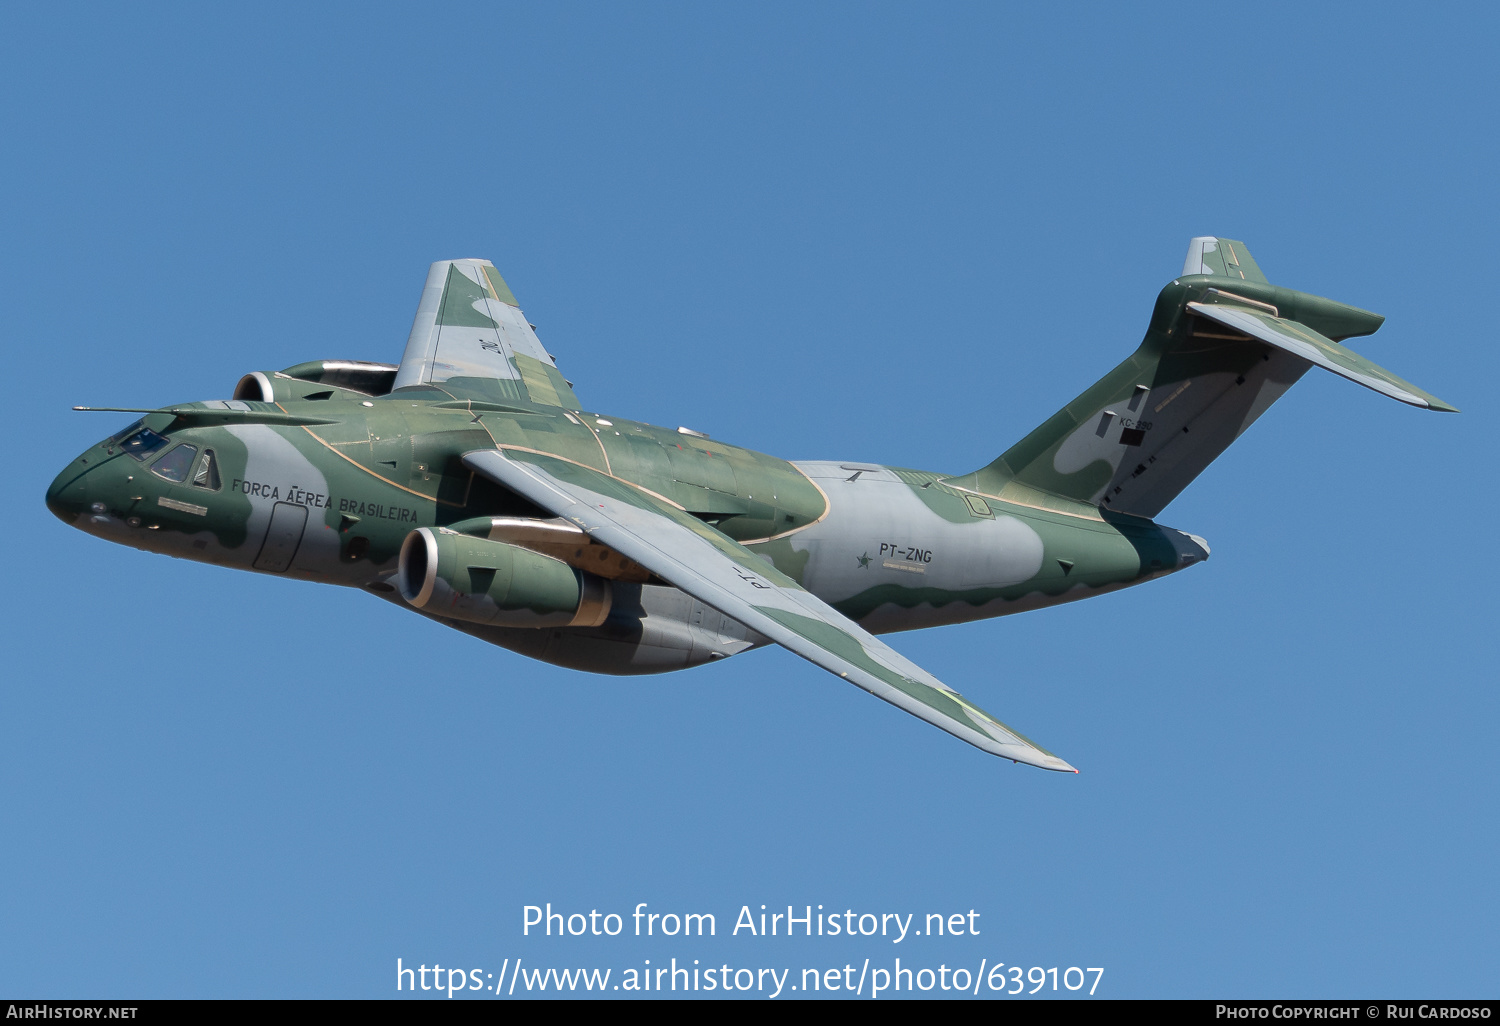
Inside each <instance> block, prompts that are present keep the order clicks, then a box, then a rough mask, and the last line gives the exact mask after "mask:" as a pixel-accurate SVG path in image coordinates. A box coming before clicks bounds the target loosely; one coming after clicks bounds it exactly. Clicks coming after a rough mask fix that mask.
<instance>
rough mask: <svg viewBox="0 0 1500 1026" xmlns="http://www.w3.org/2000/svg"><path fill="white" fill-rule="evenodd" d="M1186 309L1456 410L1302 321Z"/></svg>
mask: <svg viewBox="0 0 1500 1026" xmlns="http://www.w3.org/2000/svg"><path fill="white" fill-rule="evenodd" d="M1187 308H1188V309H1189V310H1190V311H1192V312H1193V313H1195V314H1197V315H1198V316H1199V317H1206V318H1208V319H1209V320H1212V321H1217V322H1218V323H1219V324H1222V325H1223V326H1224V327H1226V328H1231V329H1233V330H1235V331H1238V332H1243V333H1244V334H1245V335H1247V336H1249V337H1250V338H1254V339H1259V340H1260V341H1261V342H1264V343H1266V344H1267V345H1271V346H1275V347H1276V348H1277V349H1281V350H1283V351H1285V352H1288V353H1291V354H1293V355H1294V356H1300V357H1302V359H1304V360H1306V361H1308V362H1309V363H1314V364H1317V365H1318V366H1319V367H1322V368H1324V369H1326V370H1331V371H1333V373H1335V374H1337V375H1339V376H1340V377H1344V378H1348V379H1349V380H1350V381H1353V382H1355V383H1357V384H1360V385H1364V386H1365V387H1366V388H1372V389H1374V390H1375V391H1377V392H1379V393H1380V394H1381V395H1388V396H1390V397H1391V398H1392V399H1399V400H1400V401H1401V402H1403V403H1410V404H1411V405H1412V406H1421V407H1424V408H1426V409H1429V410H1441V411H1443V412H1445V413H1457V412H1458V408H1457V407H1455V406H1450V405H1448V404H1447V403H1445V402H1443V401H1442V400H1441V399H1439V398H1437V397H1436V396H1433V395H1429V394H1428V393H1426V392H1424V391H1422V390H1421V389H1420V388H1418V387H1417V386H1416V385H1413V384H1412V383H1411V382H1409V381H1407V380H1405V379H1403V378H1398V377H1397V376H1396V375H1394V374H1392V373H1391V372H1390V371H1388V370H1386V369H1385V368H1384V367H1381V366H1380V365H1379V364H1375V363H1372V362H1370V361H1369V360H1366V359H1365V358H1364V357H1363V356H1360V355H1359V354H1358V353H1356V352H1354V351H1353V350H1352V349H1349V348H1348V347H1346V346H1342V345H1340V344H1339V343H1337V342H1335V341H1333V340H1332V339H1330V338H1326V337H1325V336H1323V335H1320V334H1318V333H1317V332H1316V331H1314V330H1312V329H1311V328H1309V327H1308V326H1307V325H1305V324H1299V323H1298V322H1296V321H1291V320H1287V319H1286V318H1285V317H1276V316H1273V315H1272V314H1270V313H1269V312H1265V311H1261V310H1255V309H1249V308H1247V307H1241V306H1230V305H1227V304H1219V303H1188V304H1187Z"/></svg>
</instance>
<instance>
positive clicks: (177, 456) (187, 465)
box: [151, 445, 198, 483]
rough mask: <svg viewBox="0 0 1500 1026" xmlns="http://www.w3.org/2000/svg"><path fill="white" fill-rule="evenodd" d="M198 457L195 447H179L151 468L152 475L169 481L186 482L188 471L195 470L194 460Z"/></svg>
mask: <svg viewBox="0 0 1500 1026" xmlns="http://www.w3.org/2000/svg"><path fill="white" fill-rule="evenodd" d="M197 455H198V447H197V446H195V445H179V446H178V447H177V448H175V449H173V450H172V451H171V452H169V453H167V454H166V455H165V456H163V457H162V458H161V459H159V460H157V461H156V462H155V463H154V464H152V466H151V473H153V474H155V475H156V476H157V477H164V478H166V479H167V480H168V481H177V482H179V483H181V482H183V481H186V480H187V476H188V471H189V470H192V469H193V458H194V457H195V456H197Z"/></svg>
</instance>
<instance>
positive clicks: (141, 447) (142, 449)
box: [120, 427, 167, 463]
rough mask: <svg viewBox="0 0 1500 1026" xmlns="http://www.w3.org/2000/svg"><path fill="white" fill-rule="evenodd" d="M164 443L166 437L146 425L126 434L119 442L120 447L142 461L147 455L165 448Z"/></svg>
mask: <svg viewBox="0 0 1500 1026" xmlns="http://www.w3.org/2000/svg"><path fill="white" fill-rule="evenodd" d="M166 445H167V439H165V438H163V437H162V436H161V435H159V434H157V433H156V432H155V431H152V430H151V429H150V428H148V427H142V428H141V429H140V430H139V431H137V432H135V433H134V434H132V435H129V436H127V437H126V438H125V440H124V441H122V442H121V443H120V448H121V449H124V450H125V451H126V452H128V453H130V455H132V456H134V457H135V458H136V459H138V460H140V461H141V462H142V463H144V462H145V461H146V458H147V457H148V456H150V455H151V454H152V453H155V452H160V451H161V450H162V449H164V448H166Z"/></svg>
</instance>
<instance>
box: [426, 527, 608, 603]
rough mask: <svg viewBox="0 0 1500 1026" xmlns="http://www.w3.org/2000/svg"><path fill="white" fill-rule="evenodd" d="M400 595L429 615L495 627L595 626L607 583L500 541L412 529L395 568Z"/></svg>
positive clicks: (439, 530) (604, 598)
mask: <svg viewBox="0 0 1500 1026" xmlns="http://www.w3.org/2000/svg"><path fill="white" fill-rule="evenodd" d="M396 582H397V587H398V588H399V589H400V591H401V597H402V598H404V599H405V600H406V601H407V602H409V603H411V604H412V605H413V606H415V607H416V608H418V609H420V610H422V611H423V612H425V613H430V614H432V615H434V616H447V617H453V618H454V619H458V620H467V621H469V622H470V623H478V624H487V625H491V626H496V627H598V626H599V625H600V624H602V623H603V622H604V621H605V619H606V618H607V617H608V616H609V607H610V603H611V599H612V597H613V590H612V587H611V584H610V582H609V581H607V580H605V579H604V578H602V577H597V576H595V575H594V574H591V573H586V572H584V571H582V570H576V569H574V568H573V567H571V566H569V565H568V564H566V563H564V562H562V561H561V560H558V559H553V558H552V557H551V556H544V555H542V554H541V553H539V552H533V551H531V550H530V549H523V548H521V547H519V546H516V545H510V544H507V543H505V542H499V541H491V540H490V539H488V538H475V537H473V536H472V535H467V534H458V533H456V532H454V531H449V530H446V529H444V528H438V529H437V530H433V529H432V528H430V527H419V528H418V529H417V530H415V531H413V532H412V533H411V534H409V535H407V536H406V541H405V542H404V543H403V544H402V546H401V557H400V560H399V562H398V563H397V569H396Z"/></svg>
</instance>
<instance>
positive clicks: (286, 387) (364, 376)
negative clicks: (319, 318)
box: [234, 360, 396, 403]
mask: <svg viewBox="0 0 1500 1026" xmlns="http://www.w3.org/2000/svg"><path fill="white" fill-rule="evenodd" d="M395 381H396V365H395V364H393V363H370V362H368V361H365V360H314V361H313V362H311V363H299V364H297V365H296V366H295V367H288V368H287V369H286V370H280V371H251V372H250V373H249V374H246V375H245V376H244V377H242V378H240V380H239V384H237V385H235V386H234V398H235V399H246V400H249V401H250V402H257V403H279V402H283V401H285V400H287V399H309V398H311V399H330V398H333V397H334V396H336V395H340V393H344V394H343V395H341V396H340V397H341V398H348V399H366V398H369V397H370V396H376V395H388V394H390V391H391V386H392V385H394V384H395ZM318 386H322V387H321V388H320V387H318Z"/></svg>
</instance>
